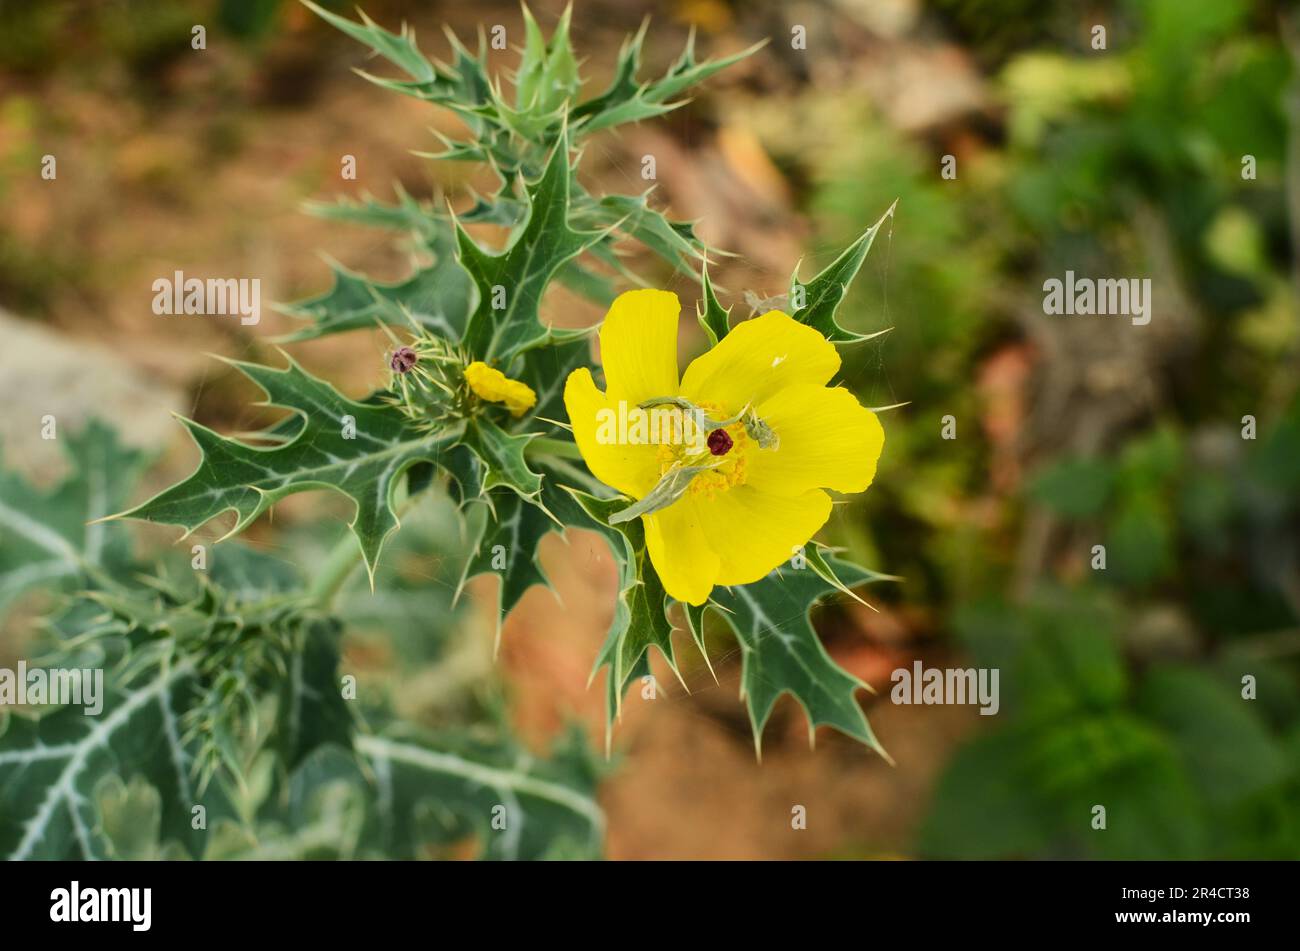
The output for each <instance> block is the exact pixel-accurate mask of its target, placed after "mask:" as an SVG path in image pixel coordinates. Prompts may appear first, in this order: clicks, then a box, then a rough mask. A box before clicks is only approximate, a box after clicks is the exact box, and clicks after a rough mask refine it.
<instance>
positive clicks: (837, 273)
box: [790, 205, 894, 344]
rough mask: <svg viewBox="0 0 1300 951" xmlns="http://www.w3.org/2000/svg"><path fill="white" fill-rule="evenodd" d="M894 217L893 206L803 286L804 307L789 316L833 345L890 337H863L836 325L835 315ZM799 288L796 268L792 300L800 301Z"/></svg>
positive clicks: (884, 331)
mask: <svg viewBox="0 0 1300 951" xmlns="http://www.w3.org/2000/svg"><path fill="white" fill-rule="evenodd" d="M893 217H894V206H893V205H891V206H890V207H889V210H888V211H886V212H885V213H884V214H883V215H881V216H880V220H879V221H877V222H876V223H875V224H874V225H872V226H871V227H870V228H868V229H867V230H866V232H865V233H863V235H862V237H860V238H858V240H857V241H854V242H853V243H852V244H851V245H849V246H848V247H847V248H845V249H844V251H843V253H841V254H840V256H839V257H837V258H836V259H835V260H834V261H832V262H831V264H830V265H829V266H828V267H827V268H826V269H825V270H824V271H822V272H821V273H820V274H818V275H817V276H816V277H814V278H813V279H812V280H811V281H809V282H808V283H807V284H803V285H802V293H803V297H804V306H802V307H799V308H796V309H795V311H794V313H793V314H791V315H790V316H792V317H793V318H794V319H795V320H797V321H799V322H800V323H802V324H807V325H808V326H810V327H812V328H814V329H815V330H817V331H818V332H819V333H821V334H822V336H824V337H825V338H826V339H827V340H829V341H830V342H831V343H838V344H843V343H860V342H861V341H864V340H871V339H872V338H873V337H878V336H880V335H881V334H883V333H887V332H888V331H887V330H880V331H877V332H876V333H874V334H866V335H863V334H860V333H856V332H855V331H852V330H846V329H845V328H843V327H841V326H840V325H839V324H838V323H837V322H836V320H835V314H836V311H838V310H839V307H840V304H841V303H842V302H843V301H844V296H845V295H846V294H847V293H848V290H849V284H850V283H852V281H853V279H854V278H855V277H857V275H858V271H860V270H861V269H862V262H863V261H865V260H866V258H867V252H868V251H870V250H871V245H872V243H873V242H874V241H875V240H876V235H877V234H878V233H879V231H880V227H881V225H883V224H884V223H885V222H886V221H892V220H893ZM800 286H801V285H800V281H799V271H798V269H797V268H796V269H795V272H794V274H793V275H792V276H791V278H790V299H791V300H797V299H798V289H799V288H800Z"/></svg>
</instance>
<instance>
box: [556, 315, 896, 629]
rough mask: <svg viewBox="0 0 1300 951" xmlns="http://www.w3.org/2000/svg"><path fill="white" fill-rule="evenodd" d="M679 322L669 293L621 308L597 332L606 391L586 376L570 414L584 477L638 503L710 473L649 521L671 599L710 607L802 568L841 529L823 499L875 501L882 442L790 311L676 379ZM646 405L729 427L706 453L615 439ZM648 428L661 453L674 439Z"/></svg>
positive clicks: (571, 391) (628, 435) (701, 448)
mask: <svg viewBox="0 0 1300 951" xmlns="http://www.w3.org/2000/svg"><path fill="white" fill-rule="evenodd" d="M680 310H681V305H680V304H679V303H678V300H677V295H675V294H671V293H669V292H667V291H656V290H638V291H629V292H628V293H626V294H622V295H620V296H619V298H618V299H617V300H615V301H614V303H613V305H612V306H611V307H610V309H609V313H608V314H607V315H606V316H605V323H604V325H603V326H602V327H601V331H600V349H601V362H602V364H603V365H604V368H605V380H606V390H605V392H604V393H602V392H600V390H598V389H597V388H596V384H595V382H594V381H593V380H592V376H591V372H590V371H589V370H587V369H585V368H584V369H580V370H575V371H574V372H573V373H571V374H570V375H569V378H568V380H567V381H566V384H565V388H564V405H565V408H566V409H567V410H568V412H569V419H570V421H571V422H572V424H573V433H574V437H575V438H576V440H577V443H578V448H579V450H580V451H581V452H582V457H583V459H584V460H585V461H586V463H587V466H588V467H589V468H590V469H591V471H592V472H593V473H594V474H595V475H596V477H597V478H598V479H600V480H601V481H602V482H604V483H606V484H607V485H610V486H613V487H614V488H615V489H618V490H619V491H620V492H622V493H624V494H625V495H628V496H631V497H632V498H634V499H644V497H645V496H646V495H647V494H649V493H650V492H651V491H652V490H654V491H655V492H656V495H657V496H659V497H663V492H662V490H663V488H664V486H663V483H662V480H664V477H665V475H666V474H668V473H672V472H676V471H681V470H682V469H683V468H684V467H707V468H705V469H704V471H702V472H700V473H699V474H697V475H696V476H695V477H694V478H693V479H692V480H691V481H690V483H689V486H688V488H687V489H686V491H685V492H684V494H682V495H681V496H680V497H679V498H677V499H676V501H673V502H671V504H669V505H667V506H666V507H663V508H659V509H658V510H657V511H653V512H649V513H647V514H645V515H643V516H642V521H643V523H644V525H645V535H646V545H647V547H648V549H649V552H650V559H651V561H652V562H653V563H654V566H655V569H656V571H657V572H658V573H659V577H660V578H661V579H662V581H663V584H664V588H665V590H666V591H667V592H668V594H669V595H671V596H672V597H674V598H676V599H677V600H679V601H685V602H688V603H690V604H703V603H704V602H705V601H706V600H707V599H708V596H709V592H710V591H711V590H712V589H713V586H714V585H715V584H717V585H740V584H748V583H750V582H751V581H757V580H758V579H760V578H762V577H763V576H764V575H766V574H767V573H768V572H769V571H771V570H772V569H773V568H775V567H776V566H777V565H779V564H781V562H783V561H787V560H789V559H790V558H792V557H793V556H794V554H795V552H796V551H797V550H798V549H799V548H800V546H802V545H804V544H805V543H806V542H807V541H808V540H809V539H810V538H812V537H813V535H814V534H815V533H816V532H817V530H818V529H820V528H821V527H822V526H823V525H824V524H826V521H827V519H828V518H830V513H831V498H830V496H829V495H828V494H827V493H826V492H825V491H824V490H825V489H833V490H835V491H837V492H861V491H863V490H864V489H866V488H867V486H869V485H870V484H871V480H872V479H873V478H874V476H875V473H876V462H877V460H878V459H879V458H880V451H881V449H882V447H883V446H884V442H885V434H884V431H883V430H882V429H881V427H880V422H879V421H878V420H877V419H876V416H875V414H874V413H872V412H871V411H870V410H868V409H865V408H863V407H862V406H861V405H860V404H859V403H858V401H857V399H856V398H854V396H853V394H852V393H850V392H849V391H848V390H846V389H843V388H842V387H828V386H827V385H826V383H827V382H828V381H829V380H830V379H831V377H832V376H834V375H835V372H836V371H837V370H838V369H839V367H840V357H839V354H838V353H837V352H836V350H835V347H834V346H833V345H832V344H831V343H829V342H828V341H827V340H826V338H825V337H823V336H822V335H821V334H820V333H818V332H817V331H816V330H814V329H812V328H811V327H808V326H806V325H804V324H801V323H798V322H797V321H795V320H794V319H792V318H791V317H789V316H787V315H786V314H783V313H781V312H779V311H769V312H768V313H766V314H763V315H762V316H760V317H756V318H754V319H753V320H747V321H744V322H742V323H741V324H739V325H738V326H737V327H735V329H733V330H732V331H731V332H730V333H729V334H728V335H727V336H726V337H724V338H723V339H722V341H721V342H719V344H718V345H717V346H716V347H714V348H713V349H712V350H710V351H709V352H708V353H705V354H703V355H701V356H700V357H698V358H697V359H695V360H694V361H692V363H691V365H690V366H688V367H687V368H686V373H685V375H683V376H682V377H681V378H680V380H679V379H678V375H677V319H678V314H679V312H680ZM665 398H669V401H665ZM647 402H649V403H651V404H652V405H654V406H659V407H664V406H670V407H671V406H678V407H681V406H686V407H693V408H698V409H699V410H702V411H703V412H704V413H705V414H707V422H706V426H708V425H712V424H713V423H717V424H719V426H718V427H717V428H714V429H712V430H710V431H709V432H708V434H707V435H708V438H707V441H705V440H704V439H703V438H698V439H696V440H694V441H692V440H691V439H689V438H680V439H676V440H672V441H669V442H665V441H664V440H663V439H660V440H659V441H657V442H655V441H647V440H646V439H645V438H643V437H644V436H645V435H646V434H647V432H646V429H644V428H643V429H641V430H640V431H638V430H637V428H636V427H635V426H623V427H622V428H621V429H618V435H619V438H611V433H613V432H614V431H615V427H614V426H612V425H611V421H612V420H615V419H619V418H620V417H619V414H620V412H622V413H623V417H622V418H623V419H627V418H628V416H629V414H632V413H634V412H635V410H634V408H636V407H643V404H646V403H647ZM641 411H642V412H644V409H642V410H641ZM648 429H649V436H650V439H651V440H654V438H655V437H656V436H657V435H661V434H662V433H663V432H664V430H663V429H662V428H660V429H656V428H655V427H654V425H653V424H652V425H651V426H650V427H649V428H648ZM719 430H721V432H719ZM675 432H676V433H677V434H679V435H684V432H683V431H675ZM760 442H761V443H762V444H761V445H760Z"/></svg>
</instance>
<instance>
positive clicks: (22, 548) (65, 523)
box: [0, 420, 144, 618]
mask: <svg viewBox="0 0 1300 951" xmlns="http://www.w3.org/2000/svg"><path fill="white" fill-rule="evenodd" d="M62 444H63V449H64V452H65V453H66V455H67V457H68V475H67V476H66V477H65V478H64V479H63V481H61V482H60V483H59V484H58V485H56V486H54V487H53V488H51V489H49V490H42V489H39V488H37V487H35V486H32V485H30V484H28V483H27V481H26V480H25V479H23V478H22V477H21V476H20V475H18V474H17V473H16V472H12V471H9V470H4V469H0V618H2V617H3V616H4V613H5V611H6V609H7V608H8V607H9V605H10V604H12V602H13V600H14V599H15V598H16V597H18V595H20V594H21V593H22V592H23V591H26V590H27V589H29V588H31V587H33V586H36V585H40V586H44V587H67V586H69V585H71V584H73V583H76V582H77V581H78V579H80V580H81V582H82V583H84V581H85V579H86V575H87V572H90V571H94V570H95V569H96V568H101V567H102V568H106V569H109V570H110V571H111V572H120V571H122V570H123V569H125V568H126V567H127V565H128V563H129V560H130V559H129V555H130V549H129V540H128V539H126V538H125V537H124V535H123V533H122V532H121V531H120V530H119V529H118V528H117V527H116V526H112V525H106V524H104V523H103V522H99V521H96V520H97V519H101V518H103V517H104V516H106V515H108V514H109V513H111V512H113V511H115V510H116V509H118V508H119V507H121V506H122V505H123V504H124V503H125V501H126V496H127V494H128V493H129V492H130V491H131V488H132V487H133V485H134V484H135V481H136V479H137V477H138V476H139V473H140V469H141V467H142V464H143V458H144V457H143V454H142V453H140V452H138V451H136V450H132V449H127V448H125V447H123V446H122V444H121V443H120V442H119V441H118V439H117V435H116V433H114V432H113V430H112V429H111V428H109V427H108V426H106V425H104V424H103V423H101V422H99V421H98V420H92V421H91V422H90V423H88V424H87V425H86V427H85V428H84V429H83V430H82V431H81V432H78V433H65V434H64V435H63V437H62Z"/></svg>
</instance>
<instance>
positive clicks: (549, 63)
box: [515, 5, 581, 115]
mask: <svg viewBox="0 0 1300 951" xmlns="http://www.w3.org/2000/svg"><path fill="white" fill-rule="evenodd" d="M523 13H524V52H523V58H522V59H521V60H520V63H519V70H518V72H517V74H516V78H515V107H516V108H517V109H518V110H520V111H521V112H534V113H539V114H545V115H549V114H551V113H554V112H555V111H556V110H557V109H559V108H561V107H562V106H564V105H565V104H567V103H568V102H569V100H571V99H572V98H573V97H574V96H575V95H577V92H578V88H579V87H580V86H581V80H580V79H579V78H578V61H577V59H575V58H574V55H573V45H572V44H571V43H570V42H569V20H570V17H571V16H572V14H573V7H572V5H570V6H567V7H565V9H564V13H563V14H561V15H560V22H559V23H558V24H557V25H556V27H555V32H554V33H553V34H552V36H551V42H550V44H549V45H548V44H547V42H546V39H545V38H544V37H543V36H542V31H541V28H540V27H538V25H537V21H536V20H535V19H533V14H532V11H530V10H529V9H528V6H527V5H525V6H524V8H523Z"/></svg>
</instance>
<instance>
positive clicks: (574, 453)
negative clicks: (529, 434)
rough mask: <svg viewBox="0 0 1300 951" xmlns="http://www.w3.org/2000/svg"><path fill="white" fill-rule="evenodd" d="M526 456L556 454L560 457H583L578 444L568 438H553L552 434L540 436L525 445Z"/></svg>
mask: <svg viewBox="0 0 1300 951" xmlns="http://www.w3.org/2000/svg"><path fill="white" fill-rule="evenodd" d="M524 455H525V456H556V457H558V458H560V459H581V458H582V453H581V452H579V451H578V444H577V443H572V442H569V441H568V440H567V439H552V438H551V437H550V436H539V437H538V438H537V439H534V440H533V441H532V442H530V443H529V444H528V445H527V446H525V447H524Z"/></svg>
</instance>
